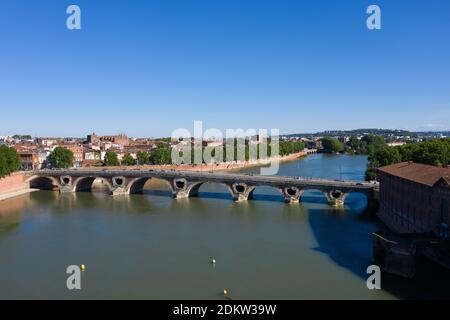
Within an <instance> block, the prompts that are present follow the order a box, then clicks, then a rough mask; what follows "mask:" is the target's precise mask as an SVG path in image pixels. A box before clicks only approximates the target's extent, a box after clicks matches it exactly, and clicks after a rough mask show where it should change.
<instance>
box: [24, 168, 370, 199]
mask: <svg viewBox="0 0 450 320" xmlns="http://www.w3.org/2000/svg"><path fill="white" fill-rule="evenodd" d="M29 175H30V177H29V178H28V179H27V182H28V183H29V186H30V188H39V189H53V190H55V189H57V190H60V192H78V191H90V190H91V189H92V185H93V183H94V180H95V179H101V180H102V181H103V183H104V184H106V185H107V186H108V188H109V190H110V193H111V194H112V195H123V194H133V193H142V192H143V188H144V184H145V182H146V181H147V180H148V179H152V178H156V179H159V180H162V181H165V182H166V183H167V185H168V186H169V188H170V190H171V191H172V194H173V196H174V197H175V198H186V197H191V196H195V195H197V192H198V190H199V188H200V186H201V185H202V184H204V183H208V182H209V183H211V182H212V183H219V184H223V185H225V186H226V187H227V189H228V190H229V192H230V193H231V195H232V197H233V199H234V200H235V201H245V200H247V199H251V197H252V194H253V191H254V190H255V188H256V187H258V186H270V187H274V188H276V189H278V190H279V191H280V193H281V194H282V195H283V197H284V199H285V201H286V202H298V201H300V197H301V195H302V194H303V193H304V192H305V191H306V190H311V189H314V190H320V191H322V192H324V194H325V196H326V197H327V199H328V202H329V204H331V205H342V204H343V203H344V201H345V197H346V196H347V195H348V194H349V193H351V192H361V193H364V194H365V195H366V196H367V198H368V200H373V199H374V193H375V190H376V189H377V188H378V185H377V184H373V183H368V182H357V181H342V180H325V179H311V178H300V177H283V176H259V175H250V174H231V173H210V172H199V171H177V170H139V169H137V170H109V169H104V170H101V169H100V170H98V169H97V170H92V169H90V170H87V169H67V170H35V171H31V172H29Z"/></svg>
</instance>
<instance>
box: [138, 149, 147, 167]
mask: <svg viewBox="0 0 450 320" xmlns="http://www.w3.org/2000/svg"><path fill="white" fill-rule="evenodd" d="M136 158H137V162H138V164H140V165H142V164H147V163H149V161H150V156H149V154H148V153H147V152H144V151H139V152H138V153H137V154H136Z"/></svg>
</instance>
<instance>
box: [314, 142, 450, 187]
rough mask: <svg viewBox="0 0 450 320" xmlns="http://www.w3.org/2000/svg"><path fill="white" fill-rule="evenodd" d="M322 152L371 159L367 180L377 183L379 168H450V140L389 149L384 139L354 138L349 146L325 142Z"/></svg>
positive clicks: (409, 144)
mask: <svg viewBox="0 0 450 320" xmlns="http://www.w3.org/2000/svg"><path fill="white" fill-rule="evenodd" d="M321 141H322V147H323V149H322V150H321V152H325V153H348V154H360V155H368V156H369V157H368V164H367V170H366V175H365V178H366V180H368V181H370V180H376V179H377V168H379V167H383V166H387V165H390V164H394V163H399V162H405V161H413V162H416V163H423V164H429V165H448V164H450V138H442V139H440V138H435V139H429V140H425V141H422V142H412V143H406V144H403V145H401V146H389V145H388V144H387V143H386V140H385V139H384V138H383V137H382V136H376V135H371V134H369V135H365V136H363V137H362V138H360V139H358V138H357V137H356V136H352V137H350V138H349V140H348V141H347V142H346V143H343V142H341V141H339V140H337V139H335V138H333V137H324V138H322V140H321Z"/></svg>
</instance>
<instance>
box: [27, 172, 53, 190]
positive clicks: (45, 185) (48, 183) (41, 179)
mask: <svg viewBox="0 0 450 320" xmlns="http://www.w3.org/2000/svg"><path fill="white" fill-rule="evenodd" d="M26 182H27V183H28V184H29V187H30V188H31V189H40V190H55V189H59V188H60V187H61V185H60V184H59V181H58V179H56V178H54V177H47V176H37V175H36V176H32V177H30V178H28V179H27V180H26Z"/></svg>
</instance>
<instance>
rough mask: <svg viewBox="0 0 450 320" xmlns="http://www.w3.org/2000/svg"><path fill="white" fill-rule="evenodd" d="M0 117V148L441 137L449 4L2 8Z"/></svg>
mask: <svg viewBox="0 0 450 320" xmlns="http://www.w3.org/2000/svg"><path fill="white" fill-rule="evenodd" d="M70 4H77V5H79V6H80V8H81V21H82V29H81V30H75V31H70V30H68V29H67V28H66V18H67V16H68V15H67V14H66V8H67V6H69V5H70ZM370 4H377V5H379V6H380V7H381V11H382V29H381V30H376V31H371V30H368V29H367V28H366V19H367V16H368V15H367V14H366V8H367V7H368V6H369V5H370ZM0 108H1V109H0V110H1V117H0V135H5V134H14V133H30V134H32V135H38V136H84V135H85V134H87V133H88V132H92V131H95V132H96V133H98V134H114V133H119V132H125V133H128V134H129V135H130V136H153V137H155V136H168V135H170V134H171V132H172V131H173V130H174V129H176V128H187V129H189V130H193V121H194V120H202V121H203V126H204V127H205V128H219V129H222V130H223V129H225V128H256V129H259V128H267V129H270V128H279V129H280V130H281V132H284V133H294V132H311V131H320V130H326V129H354V128H364V127H375V128H400V129H409V130H443V129H450V1H447V0H441V1H438V0H427V1H425V0H423V1H415V0H396V1H380V0H371V1H364V0H342V1H331V0H329V1H325V0H314V1H313V0H310V1H300V0H296V1H286V0H240V1H236V0H226V1H225V0H208V1H206V0H161V1H156V0H155V1H152V0H150V1H138V0H134V1H114V0H108V1H106V0H95V1H93V0H89V1H84V0H71V1H63V0H54V1H48V0H40V1H35V0H29V1H25V0H2V1H1V2H0Z"/></svg>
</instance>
